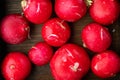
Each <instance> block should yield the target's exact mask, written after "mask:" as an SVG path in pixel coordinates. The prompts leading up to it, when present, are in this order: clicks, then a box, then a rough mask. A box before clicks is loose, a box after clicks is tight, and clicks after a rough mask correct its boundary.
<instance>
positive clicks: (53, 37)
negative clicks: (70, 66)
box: [41, 18, 71, 47]
mask: <svg viewBox="0 0 120 80" xmlns="http://www.w3.org/2000/svg"><path fill="white" fill-rule="evenodd" d="M70 32H71V31H70V27H69V25H68V24H67V22H65V21H64V20H61V19H59V18H52V19H50V20H48V21H47V22H46V23H44V25H43V26H42V31H41V33H42V38H43V39H44V40H45V41H46V42H47V43H48V44H49V45H51V46H54V47H59V46H62V45H63V44H65V43H66V42H67V41H68V39H69V37H70V34H71V33H70Z"/></svg>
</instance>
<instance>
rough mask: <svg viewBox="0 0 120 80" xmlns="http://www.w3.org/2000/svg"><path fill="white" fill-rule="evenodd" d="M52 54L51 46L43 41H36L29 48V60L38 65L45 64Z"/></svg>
mask: <svg viewBox="0 0 120 80" xmlns="http://www.w3.org/2000/svg"><path fill="white" fill-rule="evenodd" d="M52 55H53V49H52V47H50V46H49V45H48V44H47V43H45V42H38V43H36V44H35V45H34V46H33V47H32V48H31V49H30V50H29V58H30V60H31V61H32V62H33V63H34V64H35V65H38V66H42V65H45V64H47V63H48V62H49V61H50V60H51V58H52Z"/></svg>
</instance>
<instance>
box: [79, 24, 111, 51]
mask: <svg viewBox="0 0 120 80" xmlns="http://www.w3.org/2000/svg"><path fill="white" fill-rule="evenodd" d="M81 37H82V41H83V44H84V45H85V47H87V48H88V49H90V50H91V51H93V52H102V51H104V50H106V49H108V48H109V46H110V44H111V42H112V38H111V34H110V32H109V31H108V29H107V28H105V27H103V26H101V25H99V24H97V23H89V24H88V25H86V26H85V27H84V28H83V30H82V32H81Z"/></svg>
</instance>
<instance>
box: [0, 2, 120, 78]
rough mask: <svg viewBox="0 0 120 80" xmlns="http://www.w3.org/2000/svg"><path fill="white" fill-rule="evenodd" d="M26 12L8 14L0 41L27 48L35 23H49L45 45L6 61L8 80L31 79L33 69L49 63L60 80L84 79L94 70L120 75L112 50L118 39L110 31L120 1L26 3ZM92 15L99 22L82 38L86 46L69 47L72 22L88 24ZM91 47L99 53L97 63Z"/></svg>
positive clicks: (43, 31) (0, 29)
mask: <svg viewBox="0 0 120 80" xmlns="http://www.w3.org/2000/svg"><path fill="white" fill-rule="evenodd" d="M21 8H22V11H23V14H16V13H15V14H8V15H6V16H5V17H4V18H3V19H2V21H1V23H0V37H1V38H2V39H3V40H4V41H5V42H6V43H7V44H10V45H17V44H21V43H22V42H24V41H25V40H26V39H27V38H29V37H30V30H31V29H30V25H29V23H33V24H36V25H37V24H43V26H42V29H41V34H40V35H41V36H42V38H43V40H44V42H43V41H39V42H38V43H35V45H33V46H31V49H30V50H29V51H28V55H25V54H24V53H22V52H10V53H8V54H7V55H6V56H5V58H4V60H3V62H2V64H1V66H2V67H1V72H2V75H3V77H4V78H5V79H6V80H25V79H26V78H27V77H28V75H29V74H30V73H31V70H32V66H31V64H34V65H36V66H43V65H46V64H49V66H50V70H51V74H52V75H53V78H54V79H55V80H82V78H83V77H85V76H86V74H87V73H88V72H89V70H90V69H91V70H92V72H93V73H94V75H96V76H98V77H100V78H109V77H114V76H115V75H116V74H118V73H119V72H120V56H119V55H118V54H117V53H116V52H115V51H113V50H109V47H110V45H111V43H112V35H111V34H110V32H109V29H108V28H107V27H106V26H108V25H111V24H113V23H114V22H115V21H116V20H117V19H118V17H119V15H120V12H119V11H120V10H119V8H120V3H119V1H118V0H54V2H53V0H22V1H21ZM87 12H88V13H89V14H90V16H91V18H92V19H93V22H92V23H89V24H86V25H85V26H84V28H83V29H82V31H80V33H81V35H80V37H78V38H81V39H82V42H83V45H81V46H80V45H78V44H75V43H71V42H69V39H70V37H71V33H72V30H71V26H70V25H69V23H74V22H76V21H78V20H80V19H82V18H83V17H84V16H85V15H86V13H87ZM53 13H55V15H56V16H54V17H53V16H52V14H53ZM54 48H57V49H56V50H54ZM85 48H87V49H88V50H90V51H91V52H93V57H92V59H90V57H89V53H88V51H86V49H85Z"/></svg>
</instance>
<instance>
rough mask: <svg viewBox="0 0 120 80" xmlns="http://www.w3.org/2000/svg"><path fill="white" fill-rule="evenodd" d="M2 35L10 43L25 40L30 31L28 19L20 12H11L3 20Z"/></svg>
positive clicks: (0, 28)
mask: <svg viewBox="0 0 120 80" xmlns="http://www.w3.org/2000/svg"><path fill="white" fill-rule="evenodd" d="M0 30H1V37H2V39H3V40H4V41H5V42H7V43H9V44H20V43H22V42H24V41H25V40H26V39H27V38H28V36H29V32H30V27H29V24H28V22H27V21H26V19H25V18H24V17H23V16H21V15H20V14H9V15H7V16H5V17H4V18H3V20H2V22H1V27H0Z"/></svg>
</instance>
